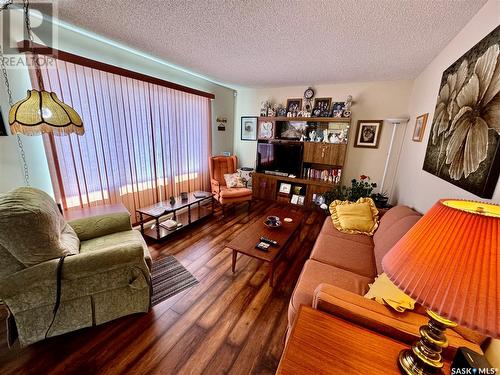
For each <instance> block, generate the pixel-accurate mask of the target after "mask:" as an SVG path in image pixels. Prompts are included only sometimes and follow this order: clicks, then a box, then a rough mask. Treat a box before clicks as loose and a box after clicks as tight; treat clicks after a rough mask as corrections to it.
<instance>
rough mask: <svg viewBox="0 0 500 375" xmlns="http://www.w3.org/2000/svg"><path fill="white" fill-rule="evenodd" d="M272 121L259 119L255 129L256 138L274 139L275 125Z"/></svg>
mask: <svg viewBox="0 0 500 375" xmlns="http://www.w3.org/2000/svg"><path fill="white" fill-rule="evenodd" d="M275 125H276V124H275V122H274V121H267V120H266V121H265V120H260V119H259V127H258V131H257V138H258V139H274V134H275V131H276V126H275Z"/></svg>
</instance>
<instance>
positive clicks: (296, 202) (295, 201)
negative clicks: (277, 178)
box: [290, 194, 299, 204]
mask: <svg viewBox="0 0 500 375" xmlns="http://www.w3.org/2000/svg"><path fill="white" fill-rule="evenodd" d="M298 202H299V196H298V195H296V194H293V195H292V199H291V200H290V203H291V204H298Z"/></svg>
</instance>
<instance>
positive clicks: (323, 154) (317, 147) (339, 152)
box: [252, 117, 351, 208]
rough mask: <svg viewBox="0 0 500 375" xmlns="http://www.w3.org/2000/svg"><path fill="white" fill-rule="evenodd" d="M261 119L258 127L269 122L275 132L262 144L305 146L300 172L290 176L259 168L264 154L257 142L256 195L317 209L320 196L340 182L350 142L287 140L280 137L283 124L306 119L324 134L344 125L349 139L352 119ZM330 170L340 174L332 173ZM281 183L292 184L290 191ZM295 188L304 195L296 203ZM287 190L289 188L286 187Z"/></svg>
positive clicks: (307, 122)
mask: <svg viewBox="0 0 500 375" xmlns="http://www.w3.org/2000/svg"><path fill="white" fill-rule="evenodd" d="M258 122H259V127H260V126H261V124H262V123H266V124H270V125H268V128H271V129H272V132H268V133H267V134H266V137H265V138H263V137H260V136H259V140H258V142H259V144H261V143H268V144H269V143H270V144H283V145H286V144H300V145H302V146H303V149H302V158H301V160H300V164H301V165H300V173H299V174H298V175H296V177H289V176H288V175H286V176H285V175H284V174H281V175H278V174H274V173H275V172H273V171H266V172H265V173H264V172H263V171H262V169H263V167H261V168H260V169H259V157H262V155H259V145H258V147H257V161H256V165H257V171H256V172H255V173H254V174H253V175H252V185H253V196H254V197H255V198H259V199H267V200H276V201H279V202H281V203H290V204H298V205H301V206H303V207H305V208H317V207H318V206H319V204H320V201H318V199H320V198H319V197H320V196H321V195H322V194H323V193H325V192H327V191H329V190H331V189H333V188H334V187H335V186H336V185H337V184H339V183H340V178H341V172H342V169H343V167H344V162H345V156H346V151H347V143H326V142H323V141H321V142H310V141H298V140H297V139H284V138H282V137H280V134H283V132H282V129H283V127H284V126H288V124H287V123H290V122H303V123H306V127H307V128H309V127H310V128H312V129H314V130H315V131H316V130H317V131H319V132H321V133H322V134H323V132H324V131H325V130H328V129H331V128H332V127H333V128H334V129H341V128H343V129H345V132H346V135H347V138H348V134H349V132H348V130H349V125H350V122H351V119H350V118H338V117H259V121H258ZM291 159H293V158H291ZM311 170H312V171H313V172H311ZM318 172H322V174H321V176H322V178H321V177H320V176H319V175H318ZM330 172H333V174H335V173H338V174H337V175H335V176H332V174H331V173H330ZM318 177H319V178H318ZM328 178H330V180H328ZM335 180H337V181H335ZM282 184H285V185H287V184H289V185H291V186H292V187H291V191H289V192H285V193H284V192H280V187H282ZM299 187H300V192H299V189H298V188H299ZM294 189H295V192H299V195H298V196H299V197H303V198H299V202H296V199H295V201H294V198H293V195H294ZM284 190H285V191H286V189H284Z"/></svg>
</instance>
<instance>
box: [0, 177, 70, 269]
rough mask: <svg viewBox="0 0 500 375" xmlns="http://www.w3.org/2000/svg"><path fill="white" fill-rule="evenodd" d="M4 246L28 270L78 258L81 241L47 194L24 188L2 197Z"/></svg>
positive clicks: (1, 240)
mask: <svg viewBox="0 0 500 375" xmlns="http://www.w3.org/2000/svg"><path fill="white" fill-rule="evenodd" d="M0 227H1V228H2V230H1V231H0V245H2V246H3V247H4V248H6V249H7V250H8V251H9V253H10V254H12V255H13V256H14V257H15V258H16V259H17V260H18V261H19V262H20V263H22V264H23V265H24V266H33V265H36V264H38V263H41V262H44V261H47V260H49V259H54V258H58V257H61V256H63V255H71V254H78V252H79V248H80V240H79V239H78V237H77V235H76V233H75V231H74V230H73V228H71V227H70V226H69V225H68V224H67V223H66V221H65V220H64V218H63V217H62V215H61V213H60V211H59V208H58V207H57V205H56V204H55V202H54V200H53V199H52V198H51V197H50V196H49V195H48V194H46V193H45V192H43V191H41V190H38V189H34V188H29V187H22V188H18V189H15V190H13V191H11V192H9V193H6V194H2V195H0Z"/></svg>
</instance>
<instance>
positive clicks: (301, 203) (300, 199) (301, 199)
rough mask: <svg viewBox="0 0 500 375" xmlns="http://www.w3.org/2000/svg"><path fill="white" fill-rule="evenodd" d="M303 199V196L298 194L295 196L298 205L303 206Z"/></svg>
mask: <svg viewBox="0 0 500 375" xmlns="http://www.w3.org/2000/svg"><path fill="white" fill-rule="evenodd" d="M305 199H306V197H305V196H303V195H299V197H298V198H297V204H298V205H300V206H303V205H304V201H305Z"/></svg>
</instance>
